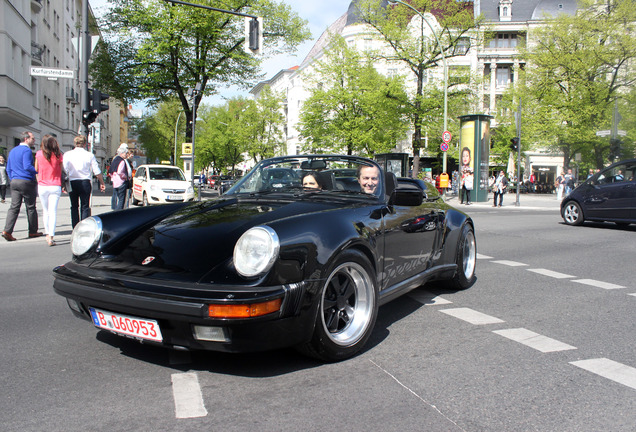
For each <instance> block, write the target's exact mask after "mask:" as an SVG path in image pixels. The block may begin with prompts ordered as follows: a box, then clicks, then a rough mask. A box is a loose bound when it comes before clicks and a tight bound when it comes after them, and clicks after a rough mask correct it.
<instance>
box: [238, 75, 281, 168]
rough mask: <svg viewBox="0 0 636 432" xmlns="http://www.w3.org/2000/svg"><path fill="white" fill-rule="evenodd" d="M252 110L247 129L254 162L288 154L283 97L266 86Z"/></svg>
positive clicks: (247, 120)
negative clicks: (284, 129)
mask: <svg viewBox="0 0 636 432" xmlns="http://www.w3.org/2000/svg"><path fill="white" fill-rule="evenodd" d="M252 108H253V109H252V110H250V112H249V113H246V114H247V115H246V116H245V117H246V120H245V127H246V128H248V130H249V131H250V132H251V134H250V135H251V136H250V137H249V139H248V142H247V153H248V154H249V155H250V156H251V158H252V159H253V160H254V162H258V161H260V160H262V159H266V158H269V157H272V156H276V155H284V154H287V147H286V145H285V140H284V136H283V127H284V125H285V115H284V114H283V97H282V96H281V95H280V94H277V93H275V92H274V91H273V90H272V89H271V87H270V86H265V87H264V88H263V90H262V91H261V93H260V94H259V97H258V99H257V100H256V103H255V104H254V105H253V106H252Z"/></svg>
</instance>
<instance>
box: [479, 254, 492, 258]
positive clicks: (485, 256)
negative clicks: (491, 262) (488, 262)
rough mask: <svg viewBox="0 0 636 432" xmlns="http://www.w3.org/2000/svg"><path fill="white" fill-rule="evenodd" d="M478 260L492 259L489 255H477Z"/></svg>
mask: <svg viewBox="0 0 636 432" xmlns="http://www.w3.org/2000/svg"><path fill="white" fill-rule="evenodd" d="M477 259H492V257H491V256H488V255H482V254H480V253H478V254H477Z"/></svg>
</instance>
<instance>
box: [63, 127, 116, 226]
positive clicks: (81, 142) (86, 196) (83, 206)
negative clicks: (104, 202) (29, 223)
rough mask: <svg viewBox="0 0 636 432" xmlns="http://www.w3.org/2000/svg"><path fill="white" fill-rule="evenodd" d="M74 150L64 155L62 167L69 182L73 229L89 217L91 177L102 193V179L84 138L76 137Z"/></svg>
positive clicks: (103, 186) (91, 189) (104, 187)
mask: <svg viewBox="0 0 636 432" xmlns="http://www.w3.org/2000/svg"><path fill="white" fill-rule="evenodd" d="M73 142H74V144H75V148H74V149H73V150H69V151H67V152H66V153H64V156H63V161H64V163H63V166H64V170H65V171H66V172H67V174H68V177H69V179H70V180H71V191H69V193H68V197H69V199H70V200H71V224H72V225H73V228H75V225H77V224H78V223H79V221H81V220H84V219H86V218H87V217H89V216H90V215H91V205H90V199H91V193H92V191H93V186H92V178H93V175H94V176H95V177H97V180H98V181H99V190H100V191H102V192H104V191H105V190H106V185H104V177H103V176H102V173H101V171H100V170H99V165H98V164H97V160H96V159H95V155H94V154H93V153H91V152H89V151H87V150H86V137H85V136H84V135H78V136H76V137H75V139H74V140H73Z"/></svg>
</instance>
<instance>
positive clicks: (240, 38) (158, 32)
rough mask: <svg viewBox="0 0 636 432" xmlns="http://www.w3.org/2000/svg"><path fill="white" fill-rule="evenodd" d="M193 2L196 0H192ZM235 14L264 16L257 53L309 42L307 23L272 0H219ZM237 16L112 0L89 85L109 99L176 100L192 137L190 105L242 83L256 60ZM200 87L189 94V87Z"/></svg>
mask: <svg viewBox="0 0 636 432" xmlns="http://www.w3.org/2000/svg"><path fill="white" fill-rule="evenodd" d="M193 2H196V0H193ZM223 5H224V7H225V8H226V9H228V10H232V11H234V12H243V13H250V14H254V15H261V16H264V21H265V22H264V30H263V34H264V45H265V47H264V52H266V53H267V54H268V55H273V54H277V53H281V52H288V51H293V50H295V49H296V47H297V46H298V45H299V44H300V43H301V42H303V41H304V40H306V39H308V38H309V36H310V34H309V31H308V30H307V23H306V21H304V20H302V19H300V18H299V17H298V16H297V15H296V14H295V13H293V12H292V11H291V8H290V7H289V6H288V5H286V4H284V3H277V2H276V1H274V0H251V1H250V0H226V1H224V3H223ZM243 26H244V21H243V18H240V17H237V16H234V15H229V14H224V13H219V12H213V11H209V10H204V9H199V8H194V7H188V6H182V5H175V6H173V5H172V4H170V3H167V2H165V1H161V0H113V1H112V6H111V9H110V10H109V12H108V13H107V14H105V15H104V17H103V18H102V19H101V21H100V28H101V29H102V34H103V36H104V37H105V42H104V43H102V44H101V46H100V49H99V50H98V51H97V52H96V54H95V55H94V59H93V62H92V65H91V75H92V78H93V80H94V82H95V84H96V87H98V88H100V89H103V90H106V91H108V93H109V94H110V95H111V96H112V97H115V98H116V99H120V100H126V101H129V102H130V101H134V100H142V99H145V100H147V101H148V102H149V103H151V104H154V103H158V102H161V101H164V100H166V99H167V98H169V97H175V98H177V99H178V100H179V101H180V103H181V106H182V108H183V111H184V112H185V114H186V120H187V121H186V122H185V124H186V125H188V129H187V131H186V136H187V137H188V138H190V137H191V135H192V134H191V130H190V125H191V121H192V112H193V105H194V106H196V107H198V106H199V104H200V102H201V99H202V98H203V97H204V96H207V95H211V94H214V93H216V92H217V91H218V88H219V87H220V86H226V85H231V84H237V85H240V86H243V87H245V86H247V85H249V83H250V81H251V80H252V79H254V78H255V77H256V76H257V72H258V67H259V63H260V58H259V57H254V56H252V55H251V54H247V53H246V52H245V51H244V49H243V45H244V42H245V41H244V28H243ZM197 84H200V86H201V91H200V92H198V94H197V95H196V96H195V97H194V99H193V98H191V97H190V96H189V95H188V89H192V88H195V86H196V85H197Z"/></svg>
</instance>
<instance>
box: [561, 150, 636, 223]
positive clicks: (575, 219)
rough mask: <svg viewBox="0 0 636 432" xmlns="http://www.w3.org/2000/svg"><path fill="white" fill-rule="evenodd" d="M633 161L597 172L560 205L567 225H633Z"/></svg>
mask: <svg viewBox="0 0 636 432" xmlns="http://www.w3.org/2000/svg"><path fill="white" fill-rule="evenodd" d="M635 174H636V159H629V160H624V161H620V162H616V163H615V164H612V165H610V166H609V167H607V168H605V169H603V170H601V171H599V172H598V173H596V174H595V175H594V176H592V177H591V178H589V179H587V180H586V181H585V182H583V183H582V184H580V185H579V186H578V187H576V189H574V190H573V191H572V192H570V193H569V194H568V195H567V196H566V197H565V198H563V201H562V202H561V216H562V217H563V221H564V222H565V223H566V224H568V225H581V224H582V223H583V222H584V221H607V222H615V223H617V224H619V225H629V224H630V223H636V181H635V180H634V175H635Z"/></svg>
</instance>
